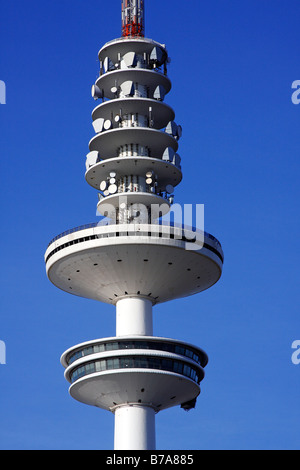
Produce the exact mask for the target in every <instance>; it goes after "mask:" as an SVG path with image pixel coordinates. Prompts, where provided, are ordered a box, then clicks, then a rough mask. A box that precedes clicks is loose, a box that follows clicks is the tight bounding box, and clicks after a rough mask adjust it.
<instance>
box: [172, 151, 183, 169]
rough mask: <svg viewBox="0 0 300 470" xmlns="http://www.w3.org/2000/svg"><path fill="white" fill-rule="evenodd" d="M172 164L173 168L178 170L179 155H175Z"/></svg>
mask: <svg viewBox="0 0 300 470" xmlns="http://www.w3.org/2000/svg"><path fill="white" fill-rule="evenodd" d="M173 163H174V165H175V166H177V167H178V168H180V163H181V157H180V155H178V153H175V155H174V159H173Z"/></svg>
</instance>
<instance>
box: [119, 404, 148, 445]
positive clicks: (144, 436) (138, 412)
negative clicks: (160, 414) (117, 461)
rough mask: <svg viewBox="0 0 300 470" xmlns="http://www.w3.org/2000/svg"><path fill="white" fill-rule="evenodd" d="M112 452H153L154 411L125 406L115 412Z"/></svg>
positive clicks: (143, 407) (139, 406)
mask: <svg viewBox="0 0 300 470" xmlns="http://www.w3.org/2000/svg"><path fill="white" fill-rule="evenodd" d="M114 450H155V411H154V409H153V408H150V407H149V406H141V405H132V406H130V405H126V406H121V407H119V408H117V409H116V410H115V442H114Z"/></svg>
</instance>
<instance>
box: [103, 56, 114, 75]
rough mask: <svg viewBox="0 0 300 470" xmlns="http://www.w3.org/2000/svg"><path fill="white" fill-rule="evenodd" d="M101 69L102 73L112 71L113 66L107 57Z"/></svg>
mask: <svg viewBox="0 0 300 470" xmlns="http://www.w3.org/2000/svg"><path fill="white" fill-rule="evenodd" d="M103 68H104V73H106V72H110V71H111V70H114V68H115V66H114V64H113V62H112V61H111V60H110V58H109V57H105V59H104V61H103Z"/></svg>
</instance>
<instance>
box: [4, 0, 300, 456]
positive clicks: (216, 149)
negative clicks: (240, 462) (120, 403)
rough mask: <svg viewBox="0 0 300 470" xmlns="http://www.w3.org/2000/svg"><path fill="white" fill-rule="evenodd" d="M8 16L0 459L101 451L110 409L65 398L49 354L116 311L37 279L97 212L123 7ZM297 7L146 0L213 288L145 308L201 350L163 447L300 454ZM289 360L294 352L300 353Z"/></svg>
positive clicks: (161, 433)
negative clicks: (100, 141)
mask: <svg viewBox="0 0 300 470" xmlns="http://www.w3.org/2000/svg"><path fill="white" fill-rule="evenodd" d="M0 9H1V18H2V21H1V23H2V24H1V33H0V35H1V54H0V79H1V80H3V81H4V82H5V84H6V104H5V105H0V116H1V117H0V119H1V130H0V152H1V160H0V161H1V189H0V190H1V213H2V230H1V262H2V266H1V268H2V269H1V272H0V281H1V304H0V307H1V308H0V340H2V341H4V342H5V344H6V353H7V363H6V365H0V384H1V394H0V422H1V426H0V448H1V449H112V448H113V416H112V415H111V414H110V413H108V412H106V411H102V410H97V409H96V408H91V407H88V406H86V405H83V404H80V403H78V402H76V401H75V400H73V399H71V398H70V397H69V396H68V391H67V389H68V384H67V382H66V381H65V379H64V377H63V368H62V366H61V365H60V362H59V358H60V355H61V353H62V352H63V351H65V350H66V349H67V348H68V347H70V346H72V345H74V344H77V343H80V342H82V341H86V340H90V339H95V338H101V337H107V336H114V334H115V313H114V307H111V306H109V305H105V304H99V303H97V302H94V301H89V300H85V299H80V298H77V297H73V296H71V295H67V294H66V293H64V292H62V291H60V290H58V289H57V288H55V287H54V286H52V284H51V283H50V282H49V281H48V280H47V277H46V274H45V267H44V260H43V255H44V251H45V249H46V247H47V244H48V242H49V241H50V239H51V238H53V237H54V236H55V235H57V234H59V233H61V232H63V231H64V230H66V229H68V228H72V227H75V226H78V225H81V224H84V223H88V222H94V221H96V220H97V218H96V203H97V193H96V191H95V190H93V189H92V188H91V187H89V186H88V184H87V183H86V182H85V180H84V171H85V155H86V153H87V152H88V142H89V140H90V138H91V137H92V136H93V135H94V131H93V128H92V124H91V111H92V109H93V107H94V101H93V100H92V98H91V96H90V88H91V85H92V84H93V83H94V81H95V79H96V77H97V73H98V63H97V52H98V50H99V49H100V47H102V45H103V44H104V43H105V42H107V41H109V40H111V39H114V38H117V37H119V36H120V34H121V13H120V9H121V2H120V0H113V1H112V0H111V1H100V0H89V1H85V2H83V1H80V0H72V1H71V0H62V1H57V0H51V1H50V0H44V1H42V2H41V1H40V0H27V1H26V2H25V1H20V0H15V1H13V2H8V1H3V2H2V5H1V7H0ZM299 18H300V4H299V1H298V0H286V1H283V0H273V1H272V2H270V1H267V0H243V1H237V0H227V1H226V2H225V1H224V0H214V1H210V2H208V1H199V0H189V1H188V2H181V1H179V0H173V1H171V0H164V1H163V2H161V1H159V0H151V2H150V0H148V1H147V5H146V35H147V36H148V37H150V38H152V39H155V40H157V41H159V42H161V43H165V44H166V45H167V49H168V51H169V55H170V57H171V59H172V62H171V65H170V67H169V76H170V78H171V80H172V84H173V87H172V90H171V92H170V94H169V95H168V96H167V98H166V102H167V103H168V104H170V105H171V106H172V107H173V108H174V110H175V112H176V122H177V123H179V124H181V125H182V127H183V137H182V139H181V140H180V155H181V158H182V167H183V172H184V173H183V175H184V176H183V181H182V183H181V185H180V186H179V187H178V188H177V190H176V193H175V196H176V199H175V202H180V203H182V204H183V203H190V204H197V203H199V204H204V205H205V229H206V230H207V231H208V232H210V233H212V234H213V235H215V236H216V237H217V238H218V239H219V240H220V241H221V243H222V246H223V250H224V253H225V264H224V271H223V276H222V278H221V280H220V281H219V282H218V283H217V284H216V285H215V286H214V287H212V288H211V289H209V290H208V291H206V292H204V293H201V294H198V295H196V296H194V297H190V298H186V299H180V300H177V301H173V302H170V303H168V304H163V305H159V306H157V307H155V309H154V333H155V334H156V335H157V336H167V337H171V338H176V339H181V340H184V341H187V342H190V343H194V344H196V345H198V346H200V347H202V348H203V349H204V350H205V351H206V352H207V353H208V355H209V358H210V362H209V364H208V366H207V368H206V378H205V379H204V381H203V382H202V393H201V395H200V397H199V399H198V402H197V407H196V409H195V410H193V411H190V412H189V413H187V412H184V411H183V410H181V409H180V408H174V409H172V410H168V411H164V412H161V413H159V414H158V415H157V419H156V423H157V425H156V429H157V448H158V449H192V450H193V449H299V448H300V445H299V432H298V430H299V420H300V412H299V411H300V405H299V391H300V364H299V365H296V364H293V362H292V360H291V356H292V353H293V350H292V348H291V345H292V343H293V341H295V340H300V315H299V291H300V289H299V261H300V259H299V246H298V238H297V237H298V233H299V230H300V224H299V196H300V191H299V176H300V171H299V170H300V163H299V158H300V140H299V123H300V104H299V105H295V104H293V103H292V100H291V96H292V93H293V91H294V90H292V88H291V86H292V83H293V81H295V80H300V65H299V56H300V41H299ZM299 357H300V354H299Z"/></svg>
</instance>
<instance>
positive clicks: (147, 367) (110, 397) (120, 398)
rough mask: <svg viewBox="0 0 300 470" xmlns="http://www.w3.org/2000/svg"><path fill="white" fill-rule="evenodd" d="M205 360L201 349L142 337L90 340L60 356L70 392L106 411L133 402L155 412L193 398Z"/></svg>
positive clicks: (201, 378)
mask: <svg viewBox="0 0 300 470" xmlns="http://www.w3.org/2000/svg"><path fill="white" fill-rule="evenodd" d="M207 362H208V358H207V355H206V354H205V352H204V351H203V350H201V349H200V348H197V347H195V346H192V345H190V344H187V343H184V342H182V341H176V340H171V339H167V338H157V337H145V336H143V337H141V336H133V337H129V336H125V337H116V338H104V339H101V340H96V341H89V342H86V343H83V344H81V345H77V346H74V347H73V348H70V349H69V350H67V351H66V352H65V353H64V354H63V355H62V358H61V363H62V365H63V366H64V367H65V368H66V370H65V378H66V379H67V380H68V381H69V382H70V384H71V386H70V389H69V392H70V394H71V396H73V397H74V398H75V399H76V400H78V401H81V402H83V403H86V404H89V405H93V406H97V407H100V408H104V409H107V410H110V411H114V410H115V409H116V408H117V407H119V406H122V405H125V404H126V405H129V404H131V405H134V404H137V405H141V406H150V407H152V408H154V409H155V411H156V412H158V411H160V410H163V409H166V408H169V407H172V406H176V405H186V404H187V403H188V402H190V403H191V402H195V400H196V398H197V396H198V395H199V393H200V382H201V381H202V380H203V378H204V367H205V366H206V365H207Z"/></svg>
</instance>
